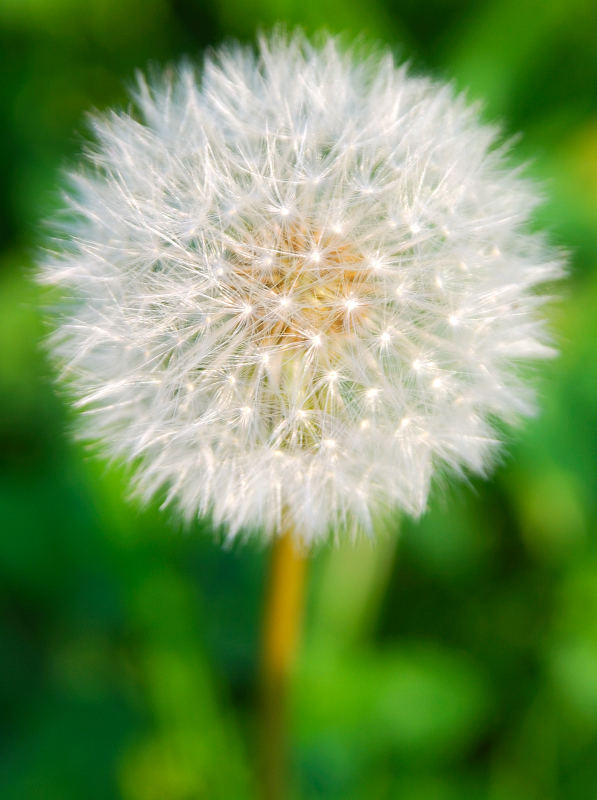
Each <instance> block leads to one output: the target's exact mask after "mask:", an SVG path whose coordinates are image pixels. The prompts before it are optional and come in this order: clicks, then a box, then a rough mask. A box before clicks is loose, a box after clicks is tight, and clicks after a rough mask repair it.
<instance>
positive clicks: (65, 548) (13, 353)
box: [0, 0, 597, 800]
mask: <svg viewBox="0 0 597 800" xmlns="http://www.w3.org/2000/svg"><path fill="white" fill-rule="evenodd" d="M277 20H285V21H287V22H289V23H291V24H294V23H300V24H302V25H304V26H306V27H307V29H309V30H315V29H318V28H320V27H322V26H325V27H327V28H328V29H329V30H331V31H348V32H349V33H353V34H355V33H360V32H362V31H364V32H365V34H366V35H367V36H368V37H369V38H371V39H374V40H378V41H382V42H387V43H389V44H390V45H391V46H392V47H393V48H395V49H396V51H397V52H398V53H399V55H400V56H401V57H404V58H409V59H411V61H412V63H413V65H414V67H415V68H416V69H422V70H425V71H427V72H431V73H432V74H434V75H436V76H437V77H439V78H447V79H453V80H455V82H456V84H457V85H458V86H459V87H462V88H464V87H468V88H469V94H470V96H471V97H472V98H481V99H482V100H483V102H484V109H485V110H484V115H485V117H486V118H487V119H488V120H496V119H497V120H501V122H502V124H503V126H504V131H505V133H506V134H513V133H518V132H521V133H522V136H521V138H520V139H519V140H518V142H517V144H516V147H515V156H516V158H517V159H519V160H529V161H530V166H529V171H530V172H531V173H532V174H533V175H535V176H537V177H538V178H539V179H541V180H543V181H544V182H545V187H546V195H547V202H546V204H545V205H544V207H543V208H542V210H541V212H540V214H539V215H538V219H539V222H540V224H541V225H544V226H546V227H547V228H548V229H549V230H550V231H551V233H552V239H553V241H554V242H555V243H557V244H560V245H562V246H564V247H565V248H567V249H568V250H569V251H570V253H571V259H572V264H573V268H572V275H571V278H570V280H569V281H568V282H567V285H566V287H565V290H564V292H565V296H564V300H563V302H561V303H560V304H559V305H557V306H555V307H554V308H553V309H552V310H551V312H550V313H551V315H552V317H553V327H554V329H555V330H556V332H557V336H558V339H559V341H560V344H561V351H562V353H561V356H560V358H559V359H558V360H557V361H555V362H553V363H551V364H548V365H547V366H546V368H545V369H544V370H543V373H542V379H541V384H540V395H541V405H542V413H541V415H540V416H539V417H538V418H537V419H535V420H532V421H531V422H530V423H529V424H527V425H526V426H525V427H524V429H523V430H522V431H517V432H515V433H514V434H513V435H512V441H511V443H509V445H508V448H507V455H506V457H505V459H504V461H503V464H502V466H501V467H500V468H499V469H498V470H497V473H496V474H495V476H494V477H493V479H492V480H491V481H489V482H486V483H484V482H481V481H474V482H473V486H472V487H470V486H462V485H460V486H454V485H452V486H450V487H448V488H447V489H445V490H443V491H437V492H436V493H435V495H434V501H433V504H432V509H431V511H430V513H429V514H428V515H427V516H426V517H425V518H424V519H423V520H422V521H421V522H420V523H418V524H415V523H412V522H409V521H404V522H403V523H402V526H401V533H400V536H399V537H396V536H395V535H394V536H388V537H386V538H384V539H382V540H381V541H380V542H379V543H378V545H377V546H376V547H370V546H368V545H366V544H361V545H360V546H359V547H358V548H356V549H355V548H351V547H344V548H341V549H339V550H331V549H324V550H322V551H320V552H318V553H317V554H316V555H315V557H314V558H313V559H312V562H311V565H310V585H309V596H308V608H307V614H306V620H305V628H306V629H305V640H304V644H303V648H302V654H301V658H300V663H299V665H298V669H297V673H296V679H295V685H294V691H293V698H292V703H293V722H292V738H293V750H292V759H293V768H294V777H295V785H294V789H293V793H292V795H291V797H292V798H313V800H315V798H330V799H334V800H353V798H359V799H360V798H363V799H367V800H369V798H408V800H533V799H534V798H537V799H539V798H540V799H541V800H552V798H566V800H588V799H589V798H596V797H597V536H595V535H594V528H595V521H596V520H597V484H596V480H595V476H596V475H597V441H596V439H597V402H596V397H597V358H596V355H597V233H596V231H597V55H596V52H597V33H596V31H597V7H596V6H595V4H594V2H587V1H585V0H551V1H550V2H549V3H545V2H540V0H488V1H487V2H480V1H479V0H455V1H453V2H447V1H444V2H443V1H442V0H428V2H419V1H418V0H367V1H366V2H365V0H317V2H315V1H314V0H304V2H303V3H295V2H292V0H253V2H245V0H209V2H200V0H170V1H168V0H87V2H85V3H81V2H79V0H0V64H1V80H0V174H1V188H0V239H1V256H0V258H1V261H0V267H1V270H0V284H1V290H0V347H1V348H2V353H1V357H0V520H1V523H0V524H1V527H2V535H1V537H0V576H1V583H2V605H3V617H2V626H1V632H0V670H1V672H0V697H1V700H2V709H3V710H2V717H1V719H2V722H1V724H2V733H1V738H0V742H1V744H0V748H1V749H0V796H1V797H2V798H10V800H30V799H36V798H40V799H41V800H54V798H55V799H56V800H71V798H72V800H80V799H81V798H85V799H86V800H110V799H111V798H123V800H195V799H196V798H209V800H212V799H214V800H217V799H219V798H225V799H226V800H228V799H230V800H244V798H252V797H255V769H254V765H255V745H254V740H255V727H256V723H255V700H254V690H253V685H254V678H255V668H256V642H257V639H258V628H259V618H260V613H261V611H260V609H261V602H262V585H263V578H264V574H265V570H266V566H267V552H266V551H264V550H263V549H262V548H260V547H259V546H258V545H256V544H249V545H246V546H241V545H238V546H235V547H233V548H232V549H229V550H223V549H221V548H220V546H219V545H217V544H215V543H214V542H213V539H212V537H211V535H210V532H209V530H207V527H206V525H201V524H197V525H196V526H195V527H193V528H192V529H191V530H182V529H180V528H179V527H178V526H177V523H176V521H175V520H173V519H171V518H170V517H168V516H165V515H162V514H160V513H159V512H158V511H157V510H156V509H155V508H151V509H148V510H146V511H140V510H138V509H136V508H135V507H134V506H131V505H128V504H127V503H126V501H125V499H124V496H125V493H126V489H125V481H124V476H123V474H122V473H120V472H119V471H118V470H117V469H107V468H106V466H105V465H103V464H101V463H98V462H97V461H95V460H93V459H91V458H90V457H89V456H88V455H87V453H86V452H85V450H84V448H82V447H81V446H79V445H77V444H74V443H73V442H72V441H71V439H70V437H69V428H70V426H71V423H72V412H71V411H69V409H68V408H67V407H66V405H65V404H64V403H63V402H62V401H61V400H60V399H59V398H58V397H57V396H56V394H55V393H54V390H53V387H52V369H51V367H50V366H49V365H48V363H47V362H46V360H45V358H44V356H43V354H42V352H41V350H40V348H39V340H40V338H41V336H42V334H43V330H44V326H43V322H42V318H41V315H40V312H39V310H38V306H39V292H38V290H37V289H36V288H35V287H34V286H33V284H32V282H31V279H30V278H31V269H32V265H33V263H34V260H35V251H36V248H37V247H38V246H39V244H40V241H41V233H40V230H41V222H42V221H43V220H44V219H45V218H47V216H48V215H49V214H51V212H52V210H53V209H54V208H55V207H56V206H57V204H58V203H59V199H58V193H57V187H58V186H59V183H60V170H61V169H62V168H63V167H64V166H65V165H66V164H68V163H69V162H70V161H71V160H72V159H73V158H74V157H75V156H76V154H77V152H78V151H79V149H80V147H81V146H82V143H83V142H84V139H85V136H86V129H85V121H84V114H85V112H86V110H88V109H90V108H100V109H101V108H104V107H106V106H108V105H112V104H122V103H125V102H126V91H125V88H124V87H125V85H126V83H127V81H130V79H131V78H132V75H133V72H134V69H135V68H136V67H138V66H141V67H144V66H146V65H147V64H148V62H150V61H155V62H157V63H159V64H162V63H165V62H168V61H169V60H175V59H177V58H178V57H179V56H180V55H181V54H183V53H186V54H190V55H192V56H194V55H196V56H198V57H199V56H200V53H201V52H202V49H203V48H205V47H206V46H209V45H211V44H217V43H218V42H220V41H221V40H222V39H223V38H226V37H230V36H234V37H240V38H242V39H246V40H250V39H251V38H252V37H253V35H254V32H255V29H256V27H257V26H258V25H259V24H261V25H265V26H269V25H271V24H273V23H274V22H275V21H277ZM396 527H398V523H396ZM289 797H290V796H289Z"/></svg>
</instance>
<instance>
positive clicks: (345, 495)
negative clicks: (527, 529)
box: [42, 34, 561, 542]
mask: <svg viewBox="0 0 597 800" xmlns="http://www.w3.org/2000/svg"><path fill="white" fill-rule="evenodd" d="M135 101H136V109H137V111H136V113H135V114H134V115H129V114H127V113H112V114H110V115H105V116H102V117H99V118H97V119H96V120H95V131H96V135H97V142H98V144H97V146H96V147H95V149H94V150H93V152H91V153H90V154H89V155H88V164H87V166H86V167H85V168H83V169H81V171H80V172H79V173H78V174H76V175H74V176H73V179H72V181H73V185H74V190H73V191H72V193H71V195H70V197H69V201H68V207H69V215H68V217H67V220H66V222H65V223H64V226H63V228H64V231H65V234H66V235H65V236H63V238H62V240H61V241H60V243H59V247H58V248H57V252H56V253H55V254H54V255H53V256H52V258H50V259H49V260H48V261H47V262H46V263H45V264H44V266H43V269H42V272H43V276H42V277H43V279H44V280H45V281H47V282H48V283H50V284H53V285H60V286H62V287H64V288H65V289H66V293H67V295H68V296H69V297H70V298H71V301H70V304H69V305H68V306H67V307H66V308H63V309H62V310H61V312H60V317H59V318H58V322H57V330H56V332H55V334H54V336H53V339H52V346H53V349H54V352H55V354H56V355H57V356H58V358H59V359H60V361H61V362H62V364H63V365H64V372H65V374H66V375H67V376H68V378H69V379H70V382H71V385H72V387H73V390H74V392H75V395H76V397H77V398H78V400H77V405H78V406H80V407H81V408H83V409H85V410H86V413H85V414H84V415H83V417H82V418H83V420H84V422H85V425H84V435H85V436H86V437H87V438H89V439H92V440H99V441H101V442H102V443H103V444H104V446H105V448H106V449H107V451H108V452H109V453H110V454H112V455H114V456H116V457H118V458H120V459H125V460H126V461H128V462H131V463H133V464H134V465H135V475H136V487H137V490H138V492H139V493H140V494H141V496H142V497H143V498H145V499H148V498H150V497H151V496H153V495H155V494H156V493H157V492H163V494H164V496H165V502H166V503H168V502H170V501H173V500H175V501H176V502H177V503H178V505H179V507H180V508H181V510H182V511H183V512H184V514H185V515H186V516H187V517H192V516H193V515H195V514H206V513H209V514H212V516H213V518H214V520H215V522H216V523H218V524H220V523H225V524H226V525H227V528H228V530H229V531H230V533H231V535H234V534H235V533H237V532H238V531H239V530H241V529H244V530H248V529H261V530H262V531H264V532H265V534H266V535H271V534H273V533H275V532H276V531H277V530H279V529H280V528H281V526H282V525H284V526H286V527H287V526H291V527H292V528H293V529H294V530H295V531H296V532H297V535H299V536H301V537H302V538H304V539H305V540H306V541H307V542H311V541H313V540H315V539H320V538H322V537H324V536H325V535H326V534H327V533H328V532H329V531H331V530H339V529H341V528H347V527H348V528H349V529H354V528H355V527H360V528H365V529H368V528H370V527H371V523H372V519H374V517H375V515H376V514H378V513H380V511H381V510H383V509H385V508H392V507H399V508H401V509H403V510H405V511H407V512H409V513H411V514H415V515H416V514H419V513H420V512H421V511H422V510H423V509H424V508H425V506H426V502H427V495H428V491H429V484H430V479H431V477H432V473H433V471H434V470H435V469H436V468H438V467H440V466H441V465H447V466H449V467H451V468H453V469H455V470H457V471H460V472H461V471H463V469H464V470H465V471H473V472H483V471H484V469H485V468H486V467H487V465H488V462H489V460H490V456H491V453H492V451H493V450H494V448H495V446H496V444H497V441H496V433H495V430H494V426H493V424H492V422H494V421H495V420H497V419H506V420H511V419H514V418H515V417H516V416H517V415H518V414H528V413H530V412H531V411H532V393H530V392H529V390H528V389H527V388H526V387H525V386H524V381H521V379H520V366H521V364H523V363H524V362H525V361H526V360H527V359H529V358H538V357H539V358H540V357H545V356H549V355H551V354H552V350H551V349H550V347H549V345H548V340H547V337H546V333H545V330H544V324H543V321H542V320H541V318H540V315H538V314H537V310H538V308H539V306H540V305H541V303H542V302H543V300H544V297H543V296H541V295H538V294H537V293H536V287H537V285H538V284H541V283H543V282H545V281H548V280H551V279H553V278H556V277H558V276H559V275H560V273H561V263H560V260H559V256H558V254H555V253H554V252H552V251H551V250H550V249H549V248H548V247H547V246H546V244H545V242H544V240H543V238H542V237H541V236H539V235H537V234H535V233H530V232H529V231H528V230H527V229H526V224H527V221H528V219H529V215H530V212H531V211H532V210H533V208H534V207H535V205H536V203H537V197H536V194H535V192H534V190H533V188H532V187H530V186H529V185H528V184H527V182H526V181H524V180H523V179H522V178H521V177H520V176H519V175H518V174H517V173H515V172H513V171H512V170H511V169H510V168H508V167H507V166H506V165H505V163H504V155H503V153H502V152H500V151H499V149H497V148H496V146H495V132H494V131H493V130H492V129H491V128H488V127H487V126H483V125H481V124H480V123H479V120H478V118H477V114H476V112H475V111H474V110H471V108H469V107H467V105H466V103H465V102H464V100H463V98H462V97H460V96H455V94H454V92H453V91H452V89H451V88H450V87H448V86H445V85H441V84H436V83H434V82H432V81H430V80H427V79H424V78H415V77H412V76H409V74H408V73H407V70H406V69H405V68H404V67H398V68H397V67H396V66H395V64H394V62H393V60H392V57H391V55H389V54H381V55H377V56H368V57H366V58H359V57H358V56H357V55H356V54H355V53H354V52H350V51H348V52H347V51H345V50H343V49H342V47H340V46H339V45H338V43H337V42H336V41H335V40H333V39H328V40H326V41H324V42H322V43H320V44H317V45H315V44H312V43H310V42H309V41H307V40H306V39H305V38H304V37H302V36H301V35H300V34H296V35H294V36H290V37H286V36H273V37H269V38H263V39H262V40H261V41H260V43H259V48H258V53H257V55H255V54H254V53H253V51H251V50H249V49H244V48H241V47H231V48H228V49H226V50H222V51H220V52H216V53H215V54H214V55H212V56H210V57H208V58H207V59H206V60H205V63H204V65H203V67H202V69H201V72H200V73H198V72H197V71H195V70H194V69H193V68H191V67H189V66H185V67H183V68H181V69H180V70H179V71H178V72H176V73H175V74H172V73H167V74H165V75H164V76H163V77H160V78H159V79H157V80H153V81H150V82H149V83H148V82H146V80H145V79H144V78H142V77H141V78H140V79H139V89H138V92H137V94H136V97H135Z"/></svg>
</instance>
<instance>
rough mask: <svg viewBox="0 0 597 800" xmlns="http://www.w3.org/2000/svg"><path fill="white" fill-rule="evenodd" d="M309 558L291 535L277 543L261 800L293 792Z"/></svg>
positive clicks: (268, 608) (265, 654) (265, 676)
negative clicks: (295, 691) (291, 738)
mask: <svg viewBox="0 0 597 800" xmlns="http://www.w3.org/2000/svg"><path fill="white" fill-rule="evenodd" d="M306 564H307V558H306V555H305V553H304V552H302V551H301V550H299V549H298V547H297V544H296V542H295V540H294V538H293V536H292V534H291V532H290V531H285V532H284V533H283V534H282V535H281V536H278V537H276V538H275V539H274V542H273V546H272V552H271V562H270V572H269V582H268V587H267V594H266V601H265V609H264V616H263V636H262V643H261V648H262V649H261V675H260V712H261V781H262V798H263V800H283V799H284V798H288V797H289V795H290V792H289V788H288V787H289V764H288V760H289V759H288V688H289V680H290V677H291V673H292V666H293V663H294V657H295V654H296V649H297V643H298V639H299V633H300V627H301V620H302V613H303V599H304V584H305V572H306Z"/></svg>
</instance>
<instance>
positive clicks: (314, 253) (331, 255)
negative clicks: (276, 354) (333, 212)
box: [233, 225, 371, 347]
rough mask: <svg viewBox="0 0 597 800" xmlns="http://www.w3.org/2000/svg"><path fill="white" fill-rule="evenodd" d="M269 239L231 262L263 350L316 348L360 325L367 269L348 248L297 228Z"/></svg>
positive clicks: (329, 236)
mask: <svg viewBox="0 0 597 800" xmlns="http://www.w3.org/2000/svg"><path fill="white" fill-rule="evenodd" d="M269 233H270V235H269V236H267V237H263V240H262V241H259V240H257V241H256V243H255V244H254V245H253V246H252V247H251V248H250V252H245V251H244V250H243V251H242V252H240V251H237V252H236V253H235V254H234V259H233V265H234V266H233V271H234V275H235V281H236V282H237V283H238V285H239V286H240V291H241V293H242V299H243V302H244V303H245V306H244V307H245V308H246V309H247V310H248V314H249V315H250V317H251V319H252V321H253V325H254V329H255V330H256V332H258V333H259V334H260V338H261V343H262V345H263V346H267V347H284V345H290V346H297V345H298V346H300V345H301V344H304V345H305V346H307V347H310V346H313V345H315V346H317V345H319V344H322V343H323V340H324V339H325V338H329V337H335V338H337V337H341V336H346V335H347V334H350V333H351V332H354V331H355V329H356V328H358V327H359V326H360V325H362V324H363V323H364V322H365V320H366V319H367V311H368V308H367V307H368V296H369V294H370V292H371V285H370V273H371V267H370V265H369V264H368V262H367V259H366V258H365V256H364V255H363V254H362V253H361V252H360V251H359V250H358V249H357V248H356V247H355V246H354V245H353V244H348V243H347V242H346V240H345V239H343V238H342V236H341V234H339V233H322V232H320V231H317V230H315V229H309V228H307V227H306V226H302V225H301V226H299V225H285V226H276V227H274V228H273V230H272V231H270V232H269ZM249 310H250V311H249Z"/></svg>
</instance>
